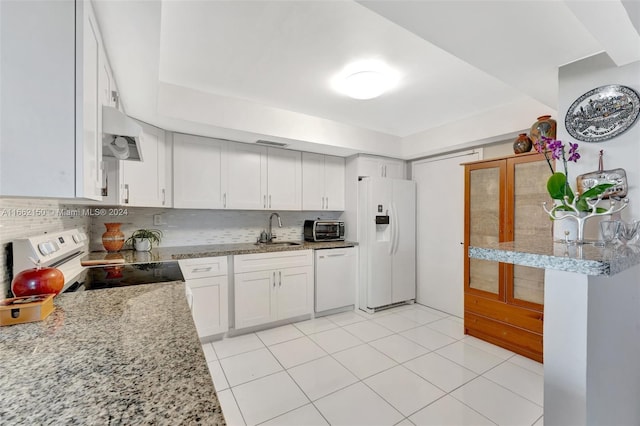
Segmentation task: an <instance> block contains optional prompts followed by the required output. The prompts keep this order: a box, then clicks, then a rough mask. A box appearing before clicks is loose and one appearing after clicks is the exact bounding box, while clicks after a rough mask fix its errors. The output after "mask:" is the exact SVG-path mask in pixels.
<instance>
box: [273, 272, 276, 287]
mask: <svg viewBox="0 0 640 426" xmlns="http://www.w3.org/2000/svg"><path fill="white" fill-rule="evenodd" d="M273 288H276V271H273Z"/></svg>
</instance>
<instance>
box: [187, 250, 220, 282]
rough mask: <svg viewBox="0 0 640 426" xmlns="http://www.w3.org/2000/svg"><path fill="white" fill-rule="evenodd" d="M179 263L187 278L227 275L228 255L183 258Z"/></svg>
mask: <svg viewBox="0 0 640 426" xmlns="http://www.w3.org/2000/svg"><path fill="white" fill-rule="evenodd" d="M178 264H179V265H180V270H181V271H182V276H184V279H185V280H190V279H194V278H206V277H217V276H220V275H227V256H220V257H203V258H199V259H182V260H179V261H178Z"/></svg>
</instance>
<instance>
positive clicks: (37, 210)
mask: <svg viewBox="0 0 640 426" xmlns="http://www.w3.org/2000/svg"><path fill="white" fill-rule="evenodd" d="M82 213H83V207H81V206H77V205H67V204H65V202H64V201H60V200H49V199H35V198H0V247H1V250H2V252H1V253H0V298H4V297H7V296H8V295H9V288H10V286H11V263H12V262H11V260H10V259H11V248H10V247H11V246H10V243H11V242H12V241H13V240H15V239H17V238H23V237H30V236H32V235H38V234H44V233H47V232H52V231H61V230H65V229H73V228H82V229H83V230H84V231H85V232H86V231H88V230H89V227H90V216H85V215H83V214H82Z"/></svg>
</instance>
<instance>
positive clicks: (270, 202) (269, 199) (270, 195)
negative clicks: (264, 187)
mask: <svg viewBox="0 0 640 426" xmlns="http://www.w3.org/2000/svg"><path fill="white" fill-rule="evenodd" d="M269 208H271V194H269Z"/></svg>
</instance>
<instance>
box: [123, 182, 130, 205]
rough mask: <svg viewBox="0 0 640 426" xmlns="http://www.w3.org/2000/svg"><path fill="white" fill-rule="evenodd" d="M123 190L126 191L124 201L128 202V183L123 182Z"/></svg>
mask: <svg viewBox="0 0 640 426" xmlns="http://www.w3.org/2000/svg"><path fill="white" fill-rule="evenodd" d="M124 190H125V191H127V195H126V197H125V198H124V203H125V204H129V184H128V183H125V184H124Z"/></svg>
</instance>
